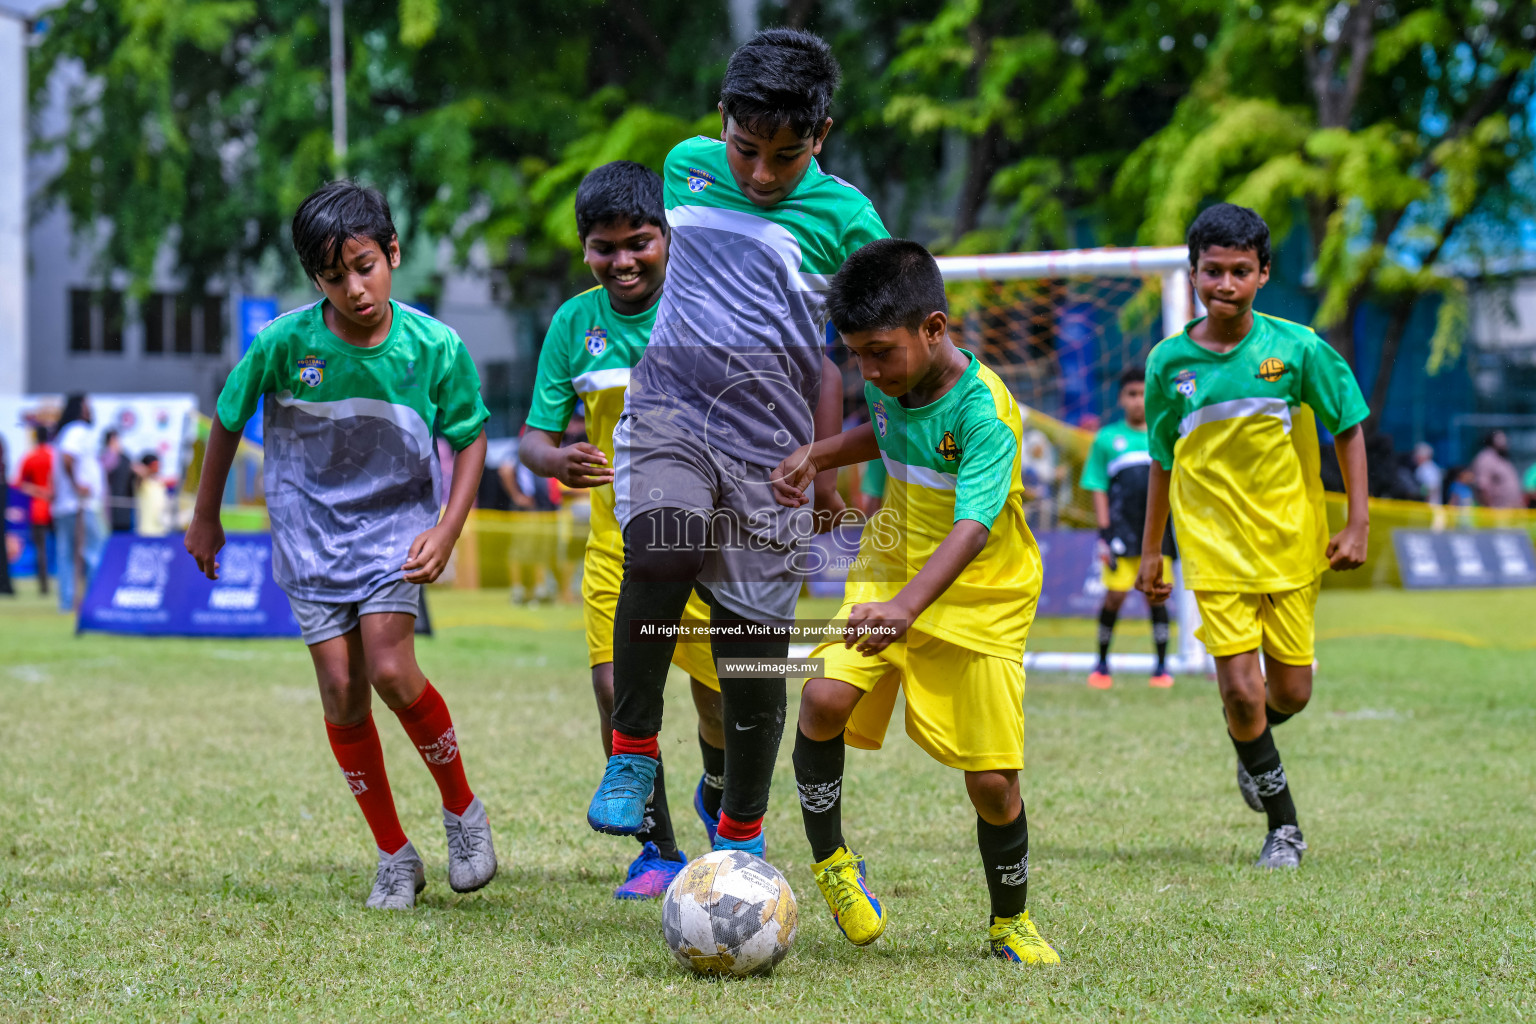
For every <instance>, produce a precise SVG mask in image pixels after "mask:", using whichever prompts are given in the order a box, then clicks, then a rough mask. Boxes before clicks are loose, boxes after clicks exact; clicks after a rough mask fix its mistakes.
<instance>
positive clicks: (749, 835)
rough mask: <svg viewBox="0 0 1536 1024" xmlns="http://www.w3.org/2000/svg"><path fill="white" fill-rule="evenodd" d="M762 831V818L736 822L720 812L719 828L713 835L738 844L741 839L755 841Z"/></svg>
mask: <svg viewBox="0 0 1536 1024" xmlns="http://www.w3.org/2000/svg"><path fill="white" fill-rule="evenodd" d="M762 831H763V819H762V818H753V819H752V820H750V821H737V820H736V819H735V818H733V817H731V816H730V815H729V814H726V813H725V812H724V811H721V812H720V827H719V828H717V829H716V830H715V834H716V835H720V836H724V837H725V838H726V839H734V840H736V841H737V842H740V841H741V840H743V839H756V838H757V837H758V835H759V834H760V833H761V832H762Z"/></svg>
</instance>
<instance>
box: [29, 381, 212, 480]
mask: <svg viewBox="0 0 1536 1024" xmlns="http://www.w3.org/2000/svg"><path fill="white" fill-rule="evenodd" d="M90 398H91V410H92V413H93V420H92V426H93V427H94V428H95V430H96V438H97V441H98V442H99V441H100V439H101V435H102V433H103V432H104V431H106V430H107V429H108V428H111V429H113V430H116V431H117V434H118V437H119V438H120V439H121V440H122V442H123V451H124V452H126V453H127V455H128V457H129V458H131V459H133V460H134V461H138V460H139V459H140V458H141V457H142V456H143V455H145V454H146V453H147V452H154V453H155V454H157V455H159V456H160V475H161V477H162V478H164V479H166V480H172V481H174V480H180V479H181V475H182V473H184V472H185V471H186V460H187V459H188V458H189V457H190V456H191V454H192V442H193V441H194V440H195V439H196V437H197V421H196V418H197V396H195V395H184V394H163V395H110V394H92V395H91V396H90ZM63 405H64V396H63V395H0V435H3V436H4V438H5V448H6V451H7V453H9V458H10V463H11V466H12V467H13V469H14V467H15V466H18V465H20V464H21V458H22V456H24V455H25V454H26V453H27V452H29V451H31V450H32V444H33V441H32V425H33V424H34V423H39V422H41V423H47V424H52V423H53V422H54V420H56V419H57V418H58V414H59V410H60V409H61V408H62V407H63Z"/></svg>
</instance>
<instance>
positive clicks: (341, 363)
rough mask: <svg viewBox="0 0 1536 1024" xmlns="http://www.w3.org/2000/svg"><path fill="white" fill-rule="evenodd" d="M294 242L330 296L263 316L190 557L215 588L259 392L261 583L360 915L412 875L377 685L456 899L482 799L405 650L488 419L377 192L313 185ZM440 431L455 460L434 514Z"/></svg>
mask: <svg viewBox="0 0 1536 1024" xmlns="http://www.w3.org/2000/svg"><path fill="white" fill-rule="evenodd" d="M293 243H294V248H295V249H296V250H297V251H298V255H299V260H300V262H301V263H302V264H303V266H304V270H305V273H306V274H308V275H309V277H310V279H311V280H313V281H314V282H315V284H316V285H317V286H318V287H319V288H320V291H321V292H322V293H323V294H324V296H325V297H324V298H323V299H322V300H321V301H320V302H317V303H315V304H314V305H311V306H305V307H303V308H302V309H297V310H294V311H293V312H291V313H286V314H284V315H283V316H280V317H278V318H277V319H276V320H274V321H272V323H270V324H268V325H267V326H266V327H265V328H264V329H263V330H262V331H261V333H260V334H258V335H257V336H256V339H255V341H254V342H253V343H252V345H251V348H250V351H248V352H247V353H246V355H245V357H244V358H243V359H241V360H240V362H239V364H238V365H237V366H236V367H235V369H234V371H233V372H232V373H231V374H230V375H229V379H228V380H227V381H226V382H225V384H224V390H223V391H222V392H221V393H220V395H219V403H218V415H217V416H216V417H215V418H214V421H213V429H212V432H211V433H210V435H209V439H208V449H207V452H206V454H205V456H204V461H203V475H202V480H201V482H200V483H199V486H198V491H197V506H196V509H195V511H194V513H193V520H192V524H191V526H190V527H189V528H188V530H187V536H186V546H187V551H188V552H190V553H191V555H192V557H193V558H195V559H196V560H197V565H198V568H199V569H201V570H202V571H203V572H204V573H205V574H206V575H207V576H208V578H209V579H217V578H218V569H219V563H218V554H219V550H220V549H221V548H222V547H223V546H224V529H223V527H222V525H221V524H220V522H219V504H220V501H221V499H222V497H223V494H224V483H225V480H226V479H227V477H228V475H229V467H230V462H231V461H232V460H233V458H234V454H235V449H236V448H237V447H238V445H239V443H240V432H241V430H242V429H243V428H244V427H245V423H246V421H247V420H249V419H250V418H251V416H252V415H253V414H254V413H255V411H256V404H257V400H258V399H260V398H262V397H265V399H266V402H265V408H266V411H265V416H266V428H265V437H266V451H265V458H264V460H263V465H264V469H265V474H266V498H267V508H268V510H269V511H270V512H271V519H272V552H273V558H272V574H273V577H274V578H275V579H276V580H277V583H278V585H279V586H281V587H282V588H283V590H284V592H285V593H287V595H288V600H289V603H290V604H291V605H292V606H293V613H294V617H295V618H296V619H297V620H298V622H299V628H300V630H301V631H302V633H303V636H304V642H305V643H306V644H308V645H309V653H310V657H311V659H312V660H313V661H314V665H315V673H316V675H317V677H318V679H319V683H320V702H321V706H322V707H323V709H324V712H325V728H326V733H327V735H328V736H329V738H330V743H331V750H332V752H333V753H334V754H335V756H336V761H337V763H338V764H339V765H340V766H341V771H342V775H343V776H344V777H345V778H346V780H347V785H348V787H349V788H350V789H351V791H352V795H353V796H355V797H356V798H357V802H358V806H359V807H360V808H361V809H362V812H363V817H364V818H366V819H367V821H368V825H369V827H370V829H371V830H372V831H373V838H374V844H375V845H376V846H377V847H378V855H379V865H378V873H377V876H376V878H375V881H374V887H373V892H372V894H371V895H370V896H369V897H368V906H369V907H372V908H378V909H387V910H400V909H406V908H409V907H411V906H414V905H415V902H416V894H417V893H418V892H420V891H421V889H422V887H423V886H424V885H425V884H426V879H425V874H424V871H423V867H422V863H421V858H420V856H419V855H418V854H417V852H416V848H415V847H414V846H413V845H412V844H411V843H410V841H409V840H408V839H407V838H406V835H405V832H404V831H403V830H402V828H401V826H400V818H399V816H398V815H397V813H396V811H395V804H394V799H393V797H392V796H391V794H390V788H389V778H388V776H387V774H386V773H385V770H384V755H383V751H382V750H381V748H380V745H379V734H378V730H377V729H376V728H375V727H374V723H373V715H372V712H371V711H370V703H371V694H372V692H374V691H376V692H377V693H378V694H379V696H380V698H382V699H383V701H384V703H385V704H387V705H388V706H389V708H390V710H392V711H393V712H394V713H395V715H396V716H397V717H398V718H399V719H400V723H401V725H402V726H404V728H405V731H406V734H407V735H408V736H410V738H411V742H412V743H413V744H415V746H416V749H417V750H418V751H419V752H420V754H421V756H422V759H423V760H424V761H425V762H426V764H427V768H428V769H429V770H430V771H431V772H432V775H433V777H434V779H435V780H436V781H437V785H438V789H439V791H440V793H441V795H442V801H443V824H444V827H445V829H446V830H447V834H448V881H449V885H450V886H451V887H452V888H453V889H454V890H456V891H458V892H470V891H473V890H475V889H478V888H480V887H481V886H483V885H485V884H486V883H487V882H489V881H490V880H491V878H492V877H493V876H494V875H495V874H496V854H495V851H494V849H493V848H492V845H491V829H490V824H489V822H488V821H487V820H486V813H485V805H484V804H482V803H481V802H480V798H479V797H477V796H475V794H474V793H473V792H472V791H471V790H470V788H469V783H468V781H467V780H466V778H465V775H464V765H463V760H462V758H461V757H460V756H459V742H458V735H457V733H456V732H455V730H454V725H453V719H452V717H451V716H450V715H449V713H448V705H447V704H446V703H445V702H444V701H443V698H442V696H441V695H440V694H438V692H437V690H436V689H435V688H434V687H433V686H432V684H431V683H430V682H428V681H427V679H426V677H425V676H423V675H422V673H421V669H420V668H419V667H417V664H416V656H415V646H414V632H415V625H416V614H417V610H418V609H419V608H420V602H421V584H424V583H430V582H432V581H433V580H435V579H437V577H438V575H439V574H441V573H442V571H443V568H444V566H446V565H447V563H448V557H449V555H450V554H451V553H452V551H453V546H454V543H455V542H456V541H457V540H458V537H459V533H460V532H461V531H462V530H463V528H464V521H465V519H466V517H467V516H468V515H469V510H470V507H471V506H472V505H473V504H474V498H475V489H476V488H477V487H478V486H479V483H480V473H481V470H482V469H483V468H484V466H485V448H486V440H485V430H484V424H485V421H486V419H487V417H488V413H487V412H486V408H485V405H484V403H483V402H481V400H480V378H479V375H478V374H477V373H476V372H475V364H474V363H473V362H472V361H471V360H470V357H469V352H468V351H467V350H466V349H465V347H464V342H463V341H461V340H460V339H459V336H458V335H457V334H455V333H454V332H453V330H452V329H451V328H449V327H448V326H447V325H446V324H443V323H440V322H439V321H437V320H434V319H432V318H431V317H429V316H427V315H426V314H425V313H421V312H419V311H417V310H414V309H411V308H410V307H409V306H404V305H401V304H400V303H398V302H395V301H394V300H393V299H391V298H390V297H389V291H390V281H391V276H392V272H393V270H394V269H395V268H396V267H398V266H399V265H400V246H399V242H398V240H397V239H396V237H395V227H394V223H393V222H392V221H391V219H390V214H389V204H388V203H387V202H386V201H385V199H384V197H383V196H382V195H380V194H379V193H378V192H377V191H375V190H373V189H366V188H362V187H360V186H358V185H356V184H353V183H352V182H349V181H338V182H333V183H331V184H329V185H326V186H325V187H324V188H321V189H320V190H319V191H317V192H315V193H314V194H313V195H311V196H310V197H309V198H308V199H306V200H304V202H303V203H302V204H301V205H300V206H299V210H298V212H297V213H296V214H295V215H294V218H293ZM434 432H435V433H438V434H440V435H441V436H443V437H444V438H446V439H447V441H448V442H449V444H451V445H452V446H453V448H454V450H455V451H456V452H457V453H458V454H457V455H456V456H455V457H454V464H453V468H454V472H453V487H452V491H451V493H450V494H449V495H448V496H447V502H446V509H444V501H443V494H442V474H441V472H440V467H439V466H438V461H437V446H436V444H435V443H434V441H433V434H434ZM440 512H441V517H439V513H440Z"/></svg>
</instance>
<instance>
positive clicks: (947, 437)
mask: <svg viewBox="0 0 1536 1024" xmlns="http://www.w3.org/2000/svg"><path fill="white" fill-rule="evenodd" d="M934 451H936V452H938V453H939V454H940V455H942V456H944V461H945V462H954V461H955V460H956V459H958V458H959V457H960V446H959V445H957V444H955V435H954V433H953V432H952V431H949V430H946V431H944V436H943V437H942V438H940V440H939V446H938V447H937V448H935V449H934Z"/></svg>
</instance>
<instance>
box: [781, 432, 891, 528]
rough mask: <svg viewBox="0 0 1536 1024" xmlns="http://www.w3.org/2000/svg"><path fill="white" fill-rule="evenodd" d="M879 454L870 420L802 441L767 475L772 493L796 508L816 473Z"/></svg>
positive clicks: (804, 500)
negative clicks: (840, 431) (805, 441)
mask: <svg viewBox="0 0 1536 1024" xmlns="http://www.w3.org/2000/svg"><path fill="white" fill-rule="evenodd" d="M879 457H880V445H879V443H878V442H876V441H875V428H874V425H873V424H871V423H863V424H860V425H859V426H857V427H854V428H853V429H852V430H845V431H843V432H842V433H839V434H833V435H832V436H831V437H828V438H825V439H823V440H820V441H813V442H811V443H810V444H805V445H801V446H800V447H799V448H796V449H795V450H794V451H793V452H791V453H790V455H789V457H788V458H786V459H785V460H784V461H783V462H781V463H779V464H778V466H777V467H775V469H774V471H773V473H772V474H771V476H770V477H769V480H770V482H771V483H772V484H773V496H774V497H775V498H776V499H778V502H779V504H780V505H787V506H788V507H790V508H799V507H800V506H802V505H804V504H805V503H806V497H805V489H806V488H807V487H809V486H810V485H811V482H812V481H814V480H815V479H816V474H818V473H823V472H826V471H827V470H836V469H840V468H842V467H843V466H852V465H854V464H855V463H860V462H869V461H870V460H871V459H878V458H879Z"/></svg>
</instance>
